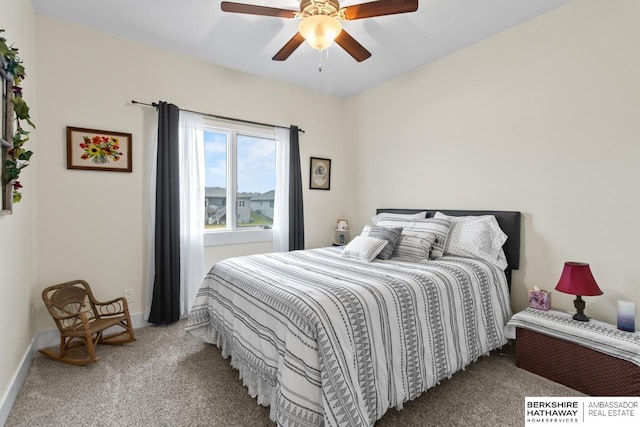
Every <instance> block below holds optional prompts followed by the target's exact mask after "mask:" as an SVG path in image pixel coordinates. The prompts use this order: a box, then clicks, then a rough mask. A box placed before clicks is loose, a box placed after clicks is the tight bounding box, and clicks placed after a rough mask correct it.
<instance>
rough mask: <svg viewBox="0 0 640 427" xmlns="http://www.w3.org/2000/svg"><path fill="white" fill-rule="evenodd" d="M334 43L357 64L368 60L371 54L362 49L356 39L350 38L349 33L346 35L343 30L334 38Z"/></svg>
mask: <svg viewBox="0 0 640 427" xmlns="http://www.w3.org/2000/svg"><path fill="white" fill-rule="evenodd" d="M335 42H336V43H338V44H339V45H340V47H342V48H343V49H344V50H346V51H347V53H348V54H349V55H351V56H353V59H355V60H356V61H358V62H362V61H364V60H365V59H368V58H369V57H370V56H371V52H369V51H368V50H367V49H365V48H364V46H362V45H361V44H360V43H358V41H357V40H356V39H354V38H353V37H351V35H350V34H349V33H347V32H346V31H345V30H344V28H343V29H342V31H341V32H340V34H338V37H336V39H335Z"/></svg>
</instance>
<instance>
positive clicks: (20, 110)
mask: <svg viewBox="0 0 640 427" xmlns="http://www.w3.org/2000/svg"><path fill="white" fill-rule="evenodd" d="M2 32H4V30H3V29H0V33H2ZM0 55H1V58H0V65H1V66H2V69H3V71H4V74H5V75H6V76H7V78H8V79H9V80H10V81H12V83H13V87H12V90H11V93H8V94H7V97H8V98H9V99H10V101H11V104H12V107H13V113H14V116H15V125H16V126H15V131H14V132H13V135H12V136H11V140H10V141H8V142H9V143H10V144H11V147H9V148H8V150H7V156H6V157H5V159H4V176H3V178H4V179H5V181H6V182H7V183H10V184H11V185H12V186H13V203H18V202H19V201H20V200H21V199H22V193H21V192H20V189H21V188H22V184H20V181H18V178H19V176H20V172H21V171H22V169H24V168H25V167H27V166H28V165H29V159H31V156H32V155H33V152H32V151H29V150H26V149H25V148H24V144H25V143H26V142H27V141H29V131H27V130H25V129H24V127H23V124H24V122H26V123H27V124H29V126H31V127H32V128H34V129H35V127H36V126H35V125H34V124H33V122H32V121H31V118H30V117H29V106H28V105H27V103H26V101H25V100H24V99H23V97H22V87H21V86H20V83H22V80H24V78H25V77H26V73H25V69H24V66H23V65H22V60H21V59H20V57H19V56H18V49H17V48H15V47H13V46H8V45H7V40H6V39H5V38H4V37H1V36H0Z"/></svg>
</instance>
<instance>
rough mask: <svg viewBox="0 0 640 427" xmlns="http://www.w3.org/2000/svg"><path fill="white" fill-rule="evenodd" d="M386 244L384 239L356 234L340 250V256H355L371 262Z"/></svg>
mask: <svg viewBox="0 0 640 427" xmlns="http://www.w3.org/2000/svg"><path fill="white" fill-rule="evenodd" d="M386 245H387V241H386V240H382V239H377V238H375V237H368V236H356V237H355V238H354V239H353V240H352V241H351V242H349V244H348V245H347V246H346V247H345V248H344V249H343V250H342V256H343V257H345V258H355V259H360V260H363V261H367V262H371V261H373V259H374V258H375V257H377V256H378V254H379V253H380V252H381V251H382V250H383V249H384V247H385V246H386Z"/></svg>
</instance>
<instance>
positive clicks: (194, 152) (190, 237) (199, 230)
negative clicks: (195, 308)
mask: <svg viewBox="0 0 640 427" xmlns="http://www.w3.org/2000/svg"><path fill="white" fill-rule="evenodd" d="M179 135H180V147H179V148H180V307H181V310H182V314H181V316H182V317H186V316H188V314H189V311H191V305H192V304H193V300H194V299H195V297H196V293H197V292H198V289H199V288H200V285H201V284H202V280H203V278H204V274H205V272H204V270H203V269H204V267H203V266H204V242H203V233H204V185H205V181H204V136H203V131H202V116H201V115H200V114H196V113H191V112H187V111H180V134H179Z"/></svg>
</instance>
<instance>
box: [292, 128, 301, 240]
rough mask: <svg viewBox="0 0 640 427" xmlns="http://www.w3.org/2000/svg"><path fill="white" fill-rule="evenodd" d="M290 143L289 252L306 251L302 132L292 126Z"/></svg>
mask: <svg viewBox="0 0 640 427" xmlns="http://www.w3.org/2000/svg"><path fill="white" fill-rule="evenodd" d="M290 132H291V133H290V135H289V141H290V143H291V152H290V157H289V250H290V251H295V250H298V249H304V209H303V203H302V171H301V170H300V140H299V133H300V130H299V129H298V126H291V128H290Z"/></svg>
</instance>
